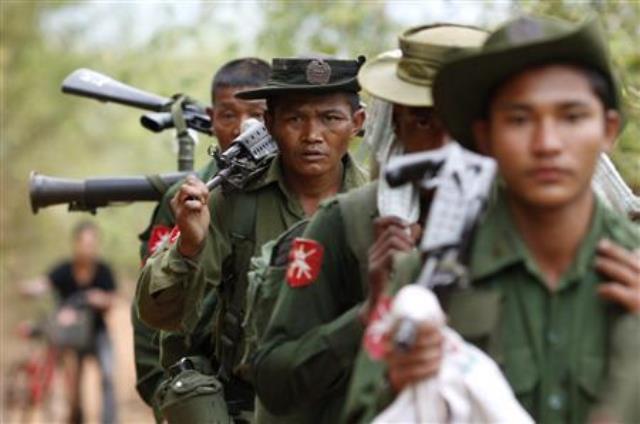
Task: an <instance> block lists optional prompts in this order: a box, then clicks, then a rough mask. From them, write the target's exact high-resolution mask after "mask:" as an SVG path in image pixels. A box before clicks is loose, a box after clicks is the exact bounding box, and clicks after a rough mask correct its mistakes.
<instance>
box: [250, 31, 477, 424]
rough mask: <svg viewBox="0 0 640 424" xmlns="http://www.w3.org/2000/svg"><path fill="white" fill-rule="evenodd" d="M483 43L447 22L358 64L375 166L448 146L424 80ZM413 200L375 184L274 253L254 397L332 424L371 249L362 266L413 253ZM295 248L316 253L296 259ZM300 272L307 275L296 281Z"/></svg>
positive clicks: (327, 209)
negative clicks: (446, 59)
mask: <svg viewBox="0 0 640 424" xmlns="http://www.w3.org/2000/svg"><path fill="white" fill-rule="evenodd" d="M485 36H486V32H484V31H481V30H479V29H475V28H470V27H464V26H457V25H446V24H442V25H435V26H427V27H418V28H413V29H410V30H408V31H406V32H405V33H404V34H402V36H401V37H400V49H401V52H400V51H394V52H387V53H385V54H383V55H381V56H379V57H378V58H376V59H374V60H373V61H371V62H369V63H367V64H365V65H364V66H363V67H362V69H361V70H360V72H359V74H358V80H359V82H360V84H361V86H362V87H363V89H365V90H366V91H368V92H369V93H371V94H372V95H373V96H375V98H374V100H373V102H372V105H371V109H372V110H371V111H372V113H371V114H370V115H368V118H367V120H368V121H367V129H366V134H365V137H366V142H369V143H371V145H373V146H375V150H376V151H377V159H378V161H379V164H380V165H381V166H382V167H384V163H385V162H386V160H387V158H388V157H389V156H395V155H402V154H403V153H411V152H419V151H424V150H430V149H436V148H439V147H441V146H443V145H444V144H445V143H447V142H448V141H449V140H450V138H449V135H448V134H447V133H446V131H445V130H444V128H443V126H442V124H441V122H440V120H439V119H438V117H437V115H436V114H435V111H434V109H433V107H432V105H433V103H432V100H431V84H432V82H433V80H432V78H433V75H434V74H435V71H436V70H437V69H438V68H439V66H440V63H441V61H442V58H443V56H444V55H445V54H446V53H447V52H449V53H450V52H451V51H452V50H458V49H465V48H469V47H477V46H479V45H481V43H482V41H484V38H485ZM417 195H418V193H417V192H416V191H415V190H414V188H413V186H412V185H411V184H409V185H405V186H402V187H400V188H395V189H392V188H390V187H389V186H388V184H386V181H382V180H381V181H375V182H372V183H370V184H367V185H365V186H364V187H361V188H359V189H356V190H353V191H351V192H349V193H345V194H341V195H339V196H337V197H336V198H335V199H333V200H331V201H329V202H327V203H325V204H324V205H323V206H322V207H321V208H320V209H319V211H318V213H317V214H316V215H315V216H314V217H313V219H312V220H311V222H310V223H309V225H308V227H307V229H306V230H305V231H304V234H303V235H302V238H301V239H296V240H294V241H293V243H292V246H291V252H290V253H289V255H288V258H289V266H288V269H286V268H287V267H286V264H287V255H282V256H281V259H280V263H278V264H276V265H278V266H279V268H280V270H279V272H272V273H271V274H270V275H269V279H270V280H272V281H269V283H270V284H269V287H268V288H266V289H263V290H265V291H267V292H269V293H272V296H273V297H275V296H276V293H279V294H278V299H277V307H276V308H275V310H274V311H273V317H272V319H271V320H270V322H269V327H268V329H267V332H266V336H265V337H264V338H263V339H262V343H261V344H260V348H259V351H258V354H257V355H256V359H255V373H254V375H255V377H254V381H255V384H256V390H257V393H258V395H259V398H260V400H261V401H262V402H263V403H264V404H265V405H266V407H268V408H269V410H271V411H272V412H273V413H278V414H283V413H286V412H288V411H290V410H292V409H295V408H298V407H303V408H305V409H307V410H308V411H309V413H308V415H307V417H306V419H307V422H327V423H333V422H337V421H338V420H339V417H340V412H341V410H342V407H343V405H344V397H345V394H346V389H347V383H348V381H349V377H350V374H351V369H352V366H353V363H354V360H355V355H356V353H357V351H358V348H359V346H360V339H361V338H362V333H363V330H364V324H363V322H364V319H365V318H366V317H368V315H369V314H370V309H372V308H371V307H370V305H369V304H368V303H364V300H365V299H366V293H367V291H368V286H369V284H370V283H369V281H374V280H376V279H378V276H377V275H374V274H372V273H369V272H368V271H367V268H368V264H369V258H368V252H377V254H375V255H374V257H373V258H372V259H371V260H372V261H375V262H379V263H380V264H381V267H380V268H381V270H380V271H381V272H385V271H386V269H387V268H388V267H389V266H390V263H391V257H392V255H393V253H394V252H398V251H404V250H411V249H412V248H413V247H414V246H415V241H416V240H417V239H418V235H419V234H420V228H419V225H418V224H416V223H417V222H418V219H419V217H420V216H424V214H425V210H420V204H419V201H418V197H417ZM303 243H304V244H303ZM305 246H306V248H307V250H309V249H315V250H316V251H320V252H322V251H323V252H324V255H321V256H320V260H317V261H311V260H309V259H307V258H302V260H300V259H299V257H298V256H299V255H298V252H299V250H300V249H302V248H303V247H305ZM275 250H276V251H280V250H285V251H288V248H287V246H284V247H276V249H275ZM306 268H308V269H309V271H310V272H309V273H308V274H307V275H304V274H303V275H302V276H301V275H299V271H300V269H303V270H304V269H306ZM273 303H275V301H272V304H273ZM374 306H375V305H374ZM270 314H271V310H268V311H267V313H262V315H263V316H266V317H268V316H269V315H270ZM263 325H266V322H264V323H263Z"/></svg>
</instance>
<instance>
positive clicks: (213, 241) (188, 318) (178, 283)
mask: <svg viewBox="0 0 640 424" xmlns="http://www.w3.org/2000/svg"><path fill="white" fill-rule="evenodd" d="M343 164H344V176H343V182H342V188H341V190H342V191H344V190H348V189H350V188H354V187H357V186H358V185H361V184H363V183H364V182H365V181H366V176H365V174H364V173H363V172H362V171H361V170H360V169H359V168H358V167H357V166H356V165H355V164H354V163H353V162H352V160H351V159H350V157H348V156H347V157H345V159H344V160H343ZM209 206H210V209H211V219H212V222H211V225H210V235H209V236H208V237H207V241H206V245H205V247H204V249H203V251H202V252H201V253H200V254H199V256H198V257H197V258H191V259H187V258H184V257H182V256H181V255H180V253H179V252H178V251H177V245H173V246H172V247H170V248H169V249H168V250H167V251H166V252H165V253H163V254H160V255H158V256H154V257H151V258H150V259H149V260H148V261H147V265H146V267H145V268H144V270H143V272H142V274H141V276H140V281H139V286H138V294H137V296H138V299H137V302H138V307H139V311H140V315H141V317H142V318H143V320H144V321H146V322H148V323H149V324H151V325H153V326H154V327H158V328H164V329H167V330H181V331H189V330H190V329H192V328H193V326H194V325H195V324H196V323H197V321H198V317H199V313H200V308H201V301H202V293H203V292H204V291H205V290H206V289H207V287H210V286H213V287H214V288H215V289H216V290H217V291H218V292H219V293H220V296H221V297H223V298H224V299H225V300H226V301H227V304H226V307H222V308H221V309H220V310H219V311H218V313H217V318H216V321H217V323H216V330H215V331H214V333H215V334H216V343H215V346H216V349H217V350H218V355H217V357H225V358H226V359H227V360H228V362H227V363H228V364H229V366H228V368H227V369H226V372H228V373H232V372H234V373H235V372H237V373H238V374H239V375H240V376H242V377H245V378H243V379H244V380H247V378H246V377H247V376H246V375H244V372H243V370H237V369H233V368H234V367H235V365H236V364H237V362H238V360H239V358H238V357H237V356H238V355H239V353H240V352H241V351H242V347H241V346H239V345H237V344H238V343H239V342H240V341H241V339H240V335H239V334H237V332H240V331H241V329H240V327H239V325H240V323H241V320H242V316H243V312H242V311H241V310H239V309H237V307H236V306H235V305H244V295H245V294H244V290H245V289H246V278H247V277H246V273H247V271H248V268H249V259H250V258H251V256H254V255H257V254H258V253H259V249H260V247H261V246H262V245H263V244H264V243H265V242H267V241H269V240H271V239H274V238H276V237H277V236H278V235H279V234H280V233H282V232H283V231H284V230H286V229H287V228H289V227H290V226H292V225H293V224H295V223H296V222H298V221H299V220H301V219H303V218H304V211H303V209H302V206H301V205H300V203H299V202H298V200H297V199H296V198H295V197H294V196H293V195H292V194H291V193H290V192H289V191H288V190H287V188H286V186H285V185H284V178H283V175H282V168H281V165H280V161H279V159H276V160H274V161H273V162H272V164H271V166H270V167H269V169H268V170H267V171H266V172H265V173H264V175H263V176H262V177H261V178H259V179H258V180H257V181H255V182H253V183H252V184H250V185H249V187H247V188H246V189H245V190H243V191H242V192H235V193H227V194H225V193H223V192H222V191H221V190H216V191H214V192H213V193H212V195H211V200H210V205H209ZM246 213H250V214H254V216H252V217H247V216H246V215H244V214H246ZM238 226H244V227H247V226H250V227H252V228H250V229H249V230H248V231H246V234H241V233H238V232H236V231H234V229H235V228H238ZM205 270H206V272H205ZM230 278H236V280H235V281H234V282H233V285H231V282H230V280H229V279H230ZM233 296H239V297H240V300H237V301H234V299H233ZM232 306H233V307H232ZM223 346H225V347H226V348H227V349H229V350H228V351H225V352H223V349H225V348H223ZM243 389H247V387H243ZM247 395H249V396H250V399H251V400H252V398H253V394H252V392H251V391H249V393H247V391H246V390H244V396H243V397H246V396H247Z"/></svg>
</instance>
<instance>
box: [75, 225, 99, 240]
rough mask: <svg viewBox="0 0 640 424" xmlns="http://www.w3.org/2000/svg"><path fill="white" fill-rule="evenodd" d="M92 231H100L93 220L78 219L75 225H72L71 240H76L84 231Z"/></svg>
mask: <svg viewBox="0 0 640 424" xmlns="http://www.w3.org/2000/svg"><path fill="white" fill-rule="evenodd" d="M89 230H90V231H93V232H94V233H96V234H98V233H99V232H100V231H99V229H98V225H96V223H95V222H93V221H80V222H78V223H77V224H76V225H74V226H73V229H72V230H71V238H72V239H73V240H78V238H79V237H80V235H81V234H82V233H84V232H85V231H89Z"/></svg>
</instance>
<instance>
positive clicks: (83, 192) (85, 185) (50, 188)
mask: <svg viewBox="0 0 640 424" xmlns="http://www.w3.org/2000/svg"><path fill="white" fill-rule="evenodd" d="M277 152H278V146H277V145H276V143H275V142H274V141H273V139H272V138H271V136H270V135H269V132H268V131H267V129H266V128H265V126H264V124H262V123H261V122H260V121H258V120H256V119H248V120H247V121H245V122H244V124H243V126H242V133H241V134H240V135H239V136H238V137H236V139H235V140H233V142H232V143H231V145H230V146H229V148H228V149H227V150H226V151H224V152H223V153H220V152H219V151H218V150H214V149H210V154H211V155H212V156H213V157H214V158H215V159H216V161H217V162H218V167H219V169H220V171H218V173H217V174H216V175H215V176H214V177H213V178H212V179H211V180H209V181H208V182H207V187H208V188H209V190H213V189H214V188H215V187H217V186H218V185H220V184H224V186H225V188H226V189H231V190H233V189H239V188H242V187H244V186H245V185H246V184H247V183H248V182H249V181H251V180H252V179H253V178H254V177H255V176H257V175H259V174H261V172H262V171H263V170H264V169H265V168H266V167H267V166H268V165H269V163H271V159H272V158H273V157H274V156H275V155H276V154H277ZM188 174H189V173H188V172H175V173H170V174H161V175H148V176H128V177H103V178H88V179H86V180H73V179H67V178H56V177H49V176H46V175H40V174H38V173H36V172H32V173H31V176H30V178H29V197H30V200H31V210H32V211H33V213H37V212H38V209H40V208H43V207H46V206H51V205H57V204H63V203H68V204H69V210H70V211H88V212H92V213H95V212H96V209H97V208H99V207H105V206H109V205H110V204H112V203H114V202H134V201H159V200H160V199H161V198H162V195H163V194H164V192H165V191H166V189H167V188H168V187H170V186H171V185H173V184H174V183H176V182H178V181H180V180H181V179H183V178H184V177H186V176H187V175H188Z"/></svg>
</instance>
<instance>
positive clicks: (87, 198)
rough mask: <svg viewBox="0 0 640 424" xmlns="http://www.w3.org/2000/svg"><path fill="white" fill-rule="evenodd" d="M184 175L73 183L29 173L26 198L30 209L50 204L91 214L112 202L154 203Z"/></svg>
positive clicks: (69, 180)
mask: <svg viewBox="0 0 640 424" xmlns="http://www.w3.org/2000/svg"><path fill="white" fill-rule="evenodd" d="M187 175H188V173H187V172H175V173H170V174H162V175H157V176H143V175H141V176H129V177H103V178H88V179H86V180H75V179H70V178H58V177H50V176H46V175H41V174H38V173H37V172H35V171H32V172H31V175H30V177H29V199H30V201H31V210H32V211H33V213H34V214H35V213H37V212H38V210H39V209H40V208H44V207H47V206H51V205H58V204H64V203H67V204H69V210H71V211H90V212H93V213H95V210H96V209H97V208H99V207H104V206H107V205H108V204H109V203H112V202H140V201H158V200H160V199H161V198H162V195H163V194H164V190H163V189H162V186H163V187H165V188H166V187H169V186H171V185H173V184H174V183H176V182H178V181H180V180H181V179H183V178H184V177H186V176H187Z"/></svg>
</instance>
